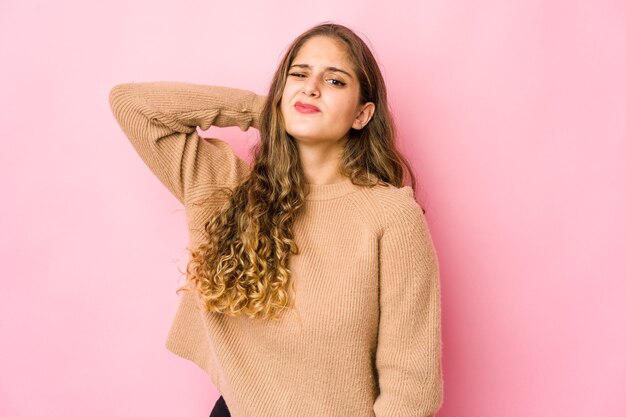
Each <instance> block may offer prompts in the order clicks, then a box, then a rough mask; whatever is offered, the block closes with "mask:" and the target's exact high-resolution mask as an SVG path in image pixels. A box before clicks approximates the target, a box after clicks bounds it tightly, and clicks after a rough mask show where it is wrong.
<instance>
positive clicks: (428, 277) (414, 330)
mask: <svg viewBox="0 0 626 417" xmlns="http://www.w3.org/2000/svg"><path fill="white" fill-rule="evenodd" d="M407 194H408V193H407ZM388 216H389V223H388V225H387V227H386V228H385V230H384V232H383V235H382V237H381V238H380V242H379V245H380V246H379V250H380V269H379V274H380V276H379V282H380V287H379V291H380V322H379V330H378V347H377V350H376V369H377V371H378V382H379V387H380V394H379V395H378V397H377V398H376V401H375V402H374V413H375V415H376V417H427V416H434V415H435V414H436V413H437V411H438V410H439V409H440V408H441V405H442V403H443V372H442V366H441V304H440V303H441V301H440V283H439V265H438V259H437V254H436V252H435V248H434V246H433V242H432V239H431V235H430V232H429V229H428V225H427V223H426V219H425V217H424V214H423V213H422V209H421V207H420V206H419V205H418V204H417V202H415V200H413V199H412V198H411V201H410V202H406V203H403V204H401V207H398V208H396V209H394V210H390V211H389V214H388Z"/></svg>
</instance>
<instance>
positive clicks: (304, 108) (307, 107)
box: [294, 101, 320, 114]
mask: <svg viewBox="0 0 626 417" xmlns="http://www.w3.org/2000/svg"><path fill="white" fill-rule="evenodd" d="M294 107H295V108H296V110H297V111H299V112H300V113H304V114H312V113H317V112H319V111H320V109H318V108H317V107H315V106H314V105H312V104H304V103H302V102H300V101H298V102H296V105H295V106H294Z"/></svg>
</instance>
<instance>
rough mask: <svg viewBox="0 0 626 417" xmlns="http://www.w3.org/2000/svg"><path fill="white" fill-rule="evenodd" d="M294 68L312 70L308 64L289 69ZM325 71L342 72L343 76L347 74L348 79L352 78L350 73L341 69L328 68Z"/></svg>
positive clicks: (296, 65)
mask: <svg viewBox="0 0 626 417" xmlns="http://www.w3.org/2000/svg"><path fill="white" fill-rule="evenodd" d="M293 67H298V68H305V69H311V66H310V65H308V64H294V65H292V66H291V67H289V69H291V68H293ZM324 71H332V72H340V73H342V74H346V75H347V76H348V77H350V78H352V75H350V73H349V72H348V71H345V70H342V69H341V68H337V67H326V68H324Z"/></svg>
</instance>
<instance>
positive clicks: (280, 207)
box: [176, 23, 416, 320]
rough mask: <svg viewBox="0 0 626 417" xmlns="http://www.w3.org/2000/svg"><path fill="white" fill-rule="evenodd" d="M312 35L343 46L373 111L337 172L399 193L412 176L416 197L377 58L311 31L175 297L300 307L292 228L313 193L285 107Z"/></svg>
mask: <svg viewBox="0 0 626 417" xmlns="http://www.w3.org/2000/svg"><path fill="white" fill-rule="evenodd" d="M314 36H328V37H331V38H333V39H335V40H338V41H340V42H341V43H342V44H343V45H345V47H346V50H347V52H348V54H349V56H350V58H351V63H352V68H353V70H354V71H355V72H356V74H357V77H358V80H359V87H360V88H359V91H360V103H361V104H363V103H366V102H373V103H374V104H375V106H376V107H375V111H374V114H373V116H372V118H371V119H370V121H369V123H367V125H366V126H365V127H364V128H362V129H360V130H355V129H350V131H349V133H348V135H349V137H348V141H347V143H346V145H345V149H344V153H343V156H342V159H341V162H340V166H339V170H340V173H341V174H342V175H344V176H346V177H348V178H350V180H351V181H352V183H353V184H355V185H360V186H367V187H372V186H374V185H376V184H382V185H384V186H387V185H389V184H391V185H393V186H396V187H402V186H403V185H404V179H405V178H407V176H408V178H409V179H410V183H411V187H412V188H413V190H415V184H416V183H415V177H414V174H413V172H412V171H411V168H410V164H409V163H408V161H407V160H406V159H405V158H404V157H403V156H402V155H401V153H400V152H399V151H398V149H397V148H396V144H395V126H394V122H393V118H392V116H391V112H390V110H389V106H388V103H387V90H386V86H385V82H384V80H383V77H382V74H381V72H380V69H379V67H378V64H377V63H376V59H375V58H374V56H373V54H372V52H371V51H370V49H369V48H368V46H367V45H366V44H365V42H364V41H363V40H362V39H361V38H360V37H359V36H357V35H356V34H355V33H354V32H353V31H352V30H350V29H348V28H347V27H345V26H342V25H339V24H333V23H323V24H320V25H317V26H315V27H313V28H311V29H309V30H308V31H306V32H305V33H303V34H301V35H300V36H298V37H297V38H296V39H295V40H294V41H293V42H292V43H291V45H290V46H289V48H288V50H287V52H286V53H285V55H284V56H283V58H282V60H281V62H280V65H279V66H278V69H277V70H276V73H275V74H274V77H273V79H272V83H271V85H270V88H269V93H268V95H267V99H266V101H265V104H264V107H263V109H262V111H261V114H260V123H259V134H260V140H259V141H258V142H257V144H256V145H255V146H254V148H253V150H252V151H253V153H252V155H253V163H252V164H251V165H252V166H251V169H250V171H249V173H248V175H247V176H246V177H245V178H244V179H243V180H242V182H241V183H240V184H238V185H236V186H235V187H234V188H233V189H232V190H231V189H227V188H225V189H224V190H223V191H224V192H225V193H226V194H227V198H226V202H225V204H224V206H223V207H221V209H219V210H216V211H215V212H214V213H213V214H212V215H211V217H210V218H209V220H208V221H207V222H206V224H205V226H204V231H205V232H206V235H205V236H206V240H205V241H203V243H202V244H201V245H200V246H199V247H197V248H195V249H194V248H192V249H191V257H190V259H189V262H188V264H187V270H186V275H187V282H186V284H185V285H184V286H183V287H181V288H179V289H178V290H177V291H176V292H177V294H178V292H179V291H188V290H191V289H195V290H197V291H198V292H199V296H200V299H201V301H202V305H203V309H204V311H206V312H218V313H223V314H226V315H229V316H233V317H236V316H241V315H246V316H248V317H250V318H261V319H272V320H275V319H278V318H279V317H280V316H281V313H282V312H283V310H285V309H286V308H290V307H292V308H293V307H295V292H294V290H293V280H292V279H291V271H290V269H289V259H290V257H291V255H293V254H297V253H298V247H297V245H296V243H295V241H294V236H293V230H292V229H293V225H294V221H295V220H296V219H297V217H298V215H299V214H300V213H301V211H302V209H303V207H304V204H305V198H306V195H307V193H308V191H309V190H308V184H307V183H306V179H305V176H304V171H303V169H302V166H301V162H300V158H299V155H298V149H297V147H296V144H295V143H294V139H293V138H292V137H291V136H290V135H289V134H288V133H287V132H286V130H285V125H284V122H283V117H282V114H281V111H280V101H281V97H282V94H283V89H284V86H285V81H286V78H287V76H288V71H289V68H290V66H291V63H292V61H293V59H294V58H295V57H296V55H297V54H298V51H299V50H300V48H301V47H302V46H303V45H304V43H305V42H306V41H307V40H309V39H311V38H312V37H314Z"/></svg>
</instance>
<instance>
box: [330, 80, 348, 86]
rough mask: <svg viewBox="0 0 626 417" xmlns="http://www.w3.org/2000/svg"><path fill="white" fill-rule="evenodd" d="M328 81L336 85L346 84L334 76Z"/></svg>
mask: <svg viewBox="0 0 626 417" xmlns="http://www.w3.org/2000/svg"><path fill="white" fill-rule="evenodd" d="M328 81H330V83H331V84H333V85H336V86H337V87H343V86H344V85H346V83H344V82H343V81H339V80H337V79H334V78H331V79H329V80H328Z"/></svg>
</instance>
